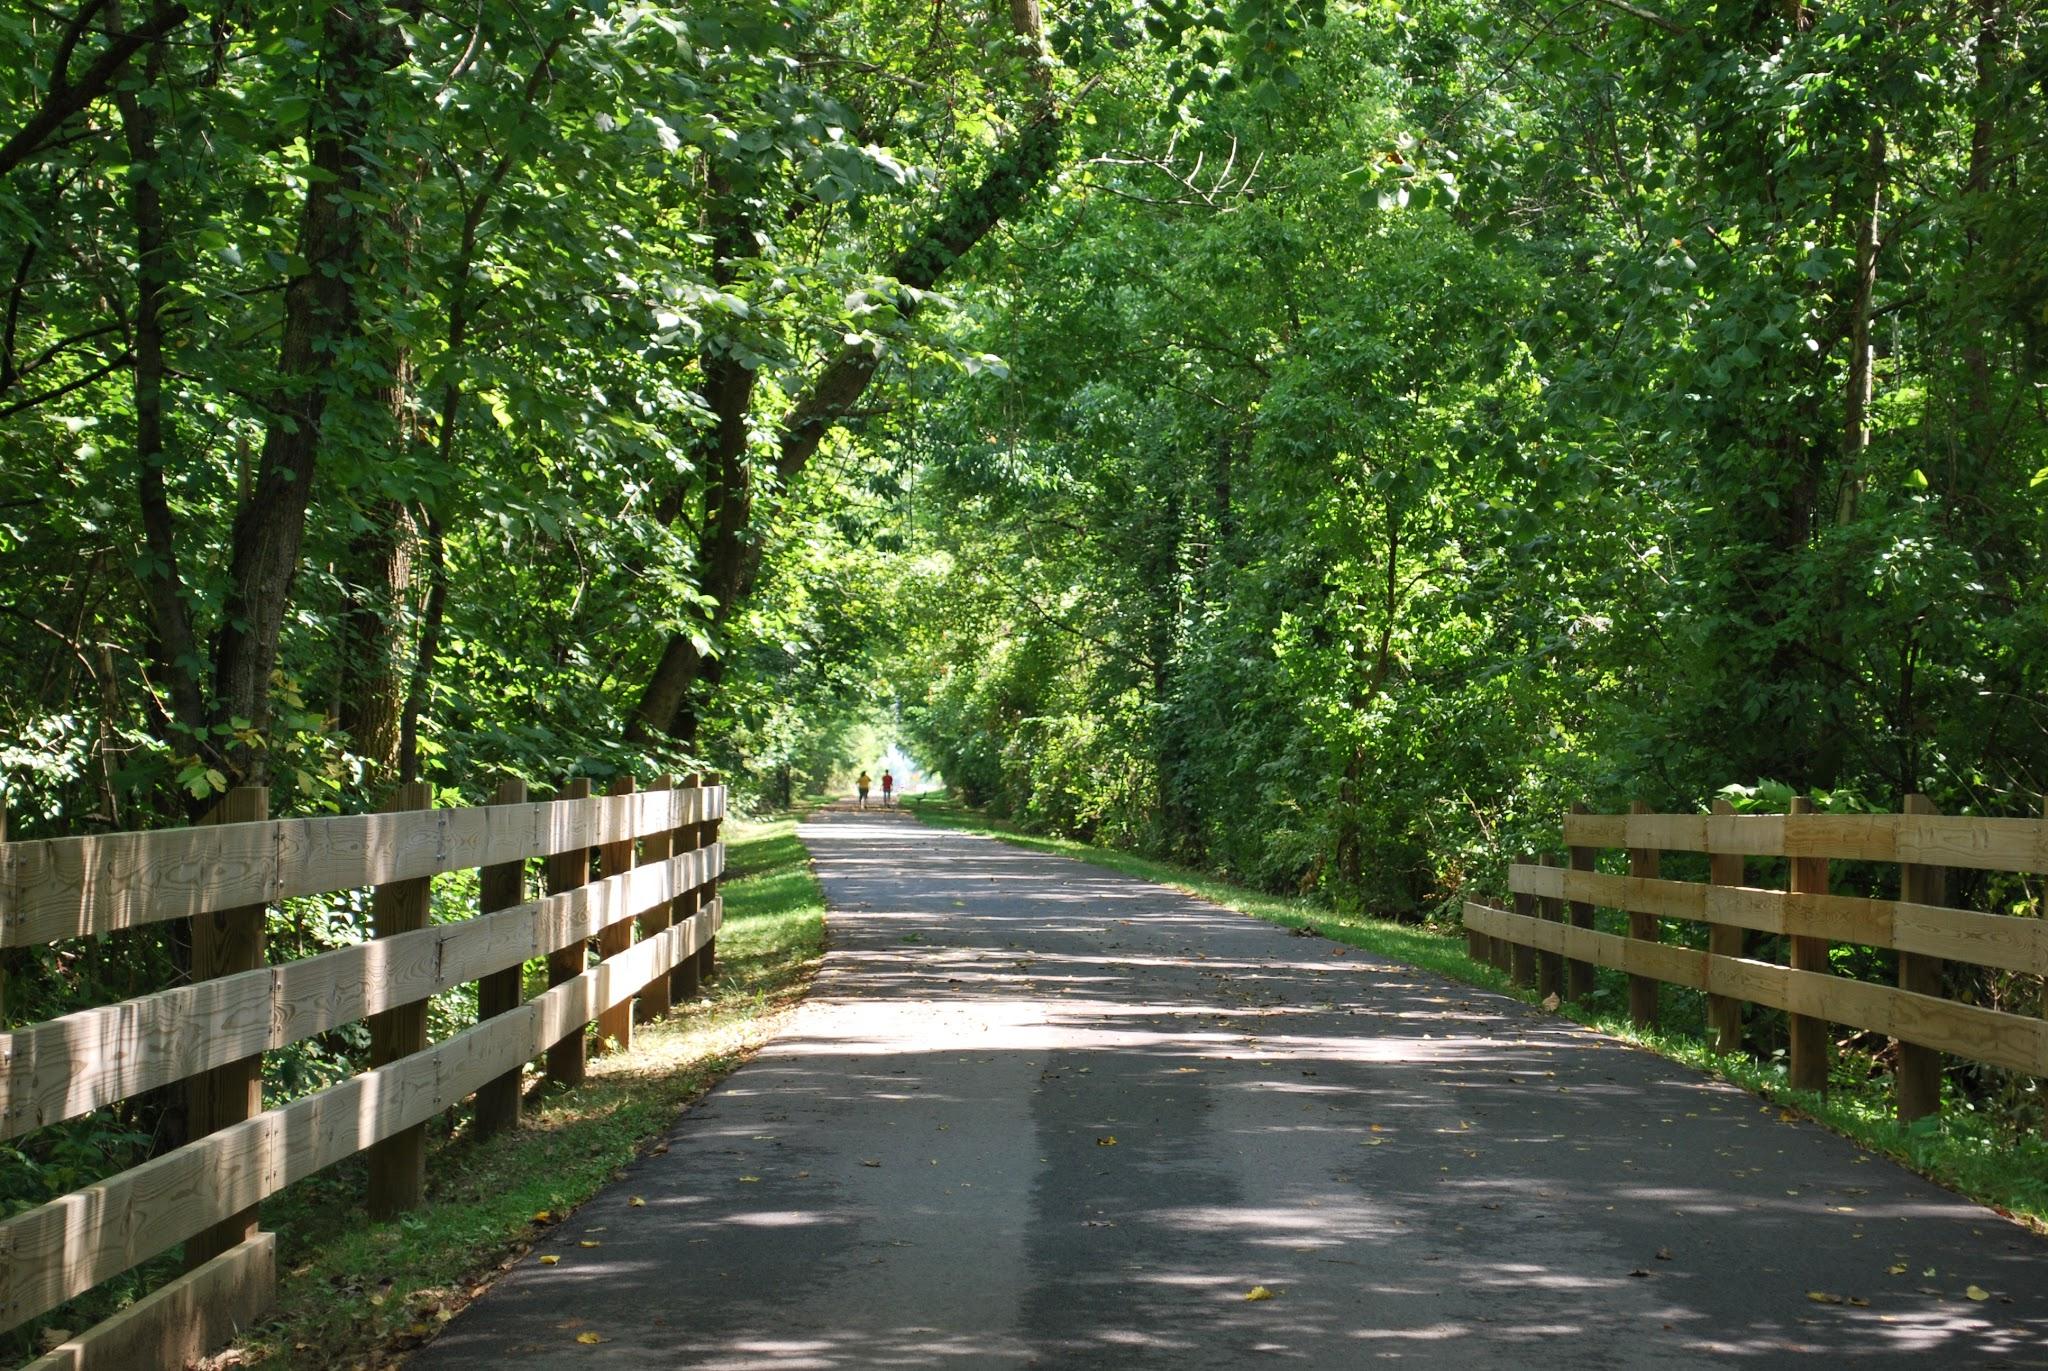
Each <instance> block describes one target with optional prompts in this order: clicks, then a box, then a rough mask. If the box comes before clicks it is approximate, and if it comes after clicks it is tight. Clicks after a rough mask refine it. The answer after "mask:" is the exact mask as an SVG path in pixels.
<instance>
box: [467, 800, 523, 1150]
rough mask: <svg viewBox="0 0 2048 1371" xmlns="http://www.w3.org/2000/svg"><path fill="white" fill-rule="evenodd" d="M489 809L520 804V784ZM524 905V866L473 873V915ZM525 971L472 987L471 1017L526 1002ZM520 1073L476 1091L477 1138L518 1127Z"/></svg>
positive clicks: (513, 969) (510, 970)
mask: <svg viewBox="0 0 2048 1371" xmlns="http://www.w3.org/2000/svg"><path fill="white" fill-rule="evenodd" d="M491 803H492V804H494V805H523V804H525V803H526V782H524V781H522V780H520V779H518V778H517V777H513V778H511V779H509V780H505V781H501V782H499V784H498V789H497V790H496V792H494V793H493V794H492V796H491ZM525 901H526V863H525V862H504V863H502V864H500V865H498V866H487V867H485V868H483V869H482V870H481V871H479V872H478V873H477V913H479V914H489V913H492V912H494V911H496V910H500V909H509V908H511V907H512V906H513V905H516V904H523V903H525ZM525 974H526V966H525V964H524V963H520V964H517V965H514V966H508V967H506V968H505V969H504V970H503V971H493V972H492V973H491V974H490V975H488V976H485V977H484V978H483V979H481V980H479V981H478V982H477V983H476V1016H477V1018H478V1020H479V1021H481V1020H483V1019H491V1018H496V1017H497V1016H498V1015H500V1014H509V1013H511V1012H512V1011H513V1010H515V1009H517V1008H519V1006H520V1004H521V1003H522V1002H523V1001H524V1000H525V998H526V987H525V985H524V977H525ZM519 1076H520V1069H519V1068H518V1067H516V1066H515V1067H513V1068H512V1069H511V1070H510V1071H507V1072H506V1073H505V1074H504V1075H502V1076H499V1077H498V1078H497V1079H495V1080H493V1081H491V1082H490V1083H488V1084H487V1085H485V1086H484V1087H483V1088H482V1089H480V1090H478V1091H477V1092H476V1132H477V1136H478V1137H480V1138H488V1137H490V1136H491V1135H492V1134H493V1133H498V1132H502V1131H504V1130H506V1129H511V1128H517V1127H518V1126H519Z"/></svg>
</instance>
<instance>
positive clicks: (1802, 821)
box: [1785, 795, 1838, 1090]
mask: <svg viewBox="0 0 2048 1371" xmlns="http://www.w3.org/2000/svg"><path fill="white" fill-rule="evenodd" d="M1785 817H1786V820H1787V824H1786V828H1787V832H1786V841H1787V844H1788V845H1792V844H1793V843H1794V839H1795V837H1796V836H1797V834H1798V833H1800V832H1808V831H1817V830H1814V829H1812V828H1811V827H1810V825H1811V824H1812V821H1814V820H1816V819H1820V818H1823V817H1838V816H1823V815H1817V814H1815V813H1814V812H1813V801H1812V800H1810V799H1808V798H1807V797H1806V796H1804V795H1795V796H1793V797H1792V804H1791V806H1790V808H1789V810H1788V812H1787V814H1786V816H1785ZM1794 820H1797V821H1798V822H1797V823H1794V822H1793V821H1794ZM1833 827H1835V826H1833V825H1831V826H1830V831H1832V829H1833ZM1798 845H1799V846H1801V847H1802V848H1804V846H1805V844H1803V843H1800V844H1798ZM1828 850H1830V851H1832V850H1834V845H1832V844H1831V845H1830V847H1829V848H1828ZM1788 867H1789V873H1788V877H1787V881H1786V886H1787V889H1788V891H1789V893H1790V894H1792V895H1794V896H1798V895H1808V896H1815V895H1818V896H1825V895H1826V894H1827V893H1828V859H1827V857H1826V856H1823V855H1811V856H1797V857H1793V858H1792V859H1791V861H1790V862H1789V863H1788ZM1828 942H1829V939H1827V938H1822V937H1815V936H1813V935H1811V934H1805V933H1795V934H1793V935H1792V941H1791V947H1790V955H1789V956H1788V957H1787V960H1788V961H1789V962H1790V963H1791V966H1792V969H1793V970H1794V971H1810V972H1816V973H1819V972H1825V971H1826V970H1827V969H1828ZM1791 984H1792V985H1793V986H1794V987H1797V986H1798V985H1799V984H1800V983H1799V982H1796V981H1795V982H1792V983H1791ZM1792 998H1793V1000H1794V1001H1801V995H1800V994H1799V993H1798V992H1797V990H1796V989H1795V991H1794V993H1793V995H1792ZM1785 1008H1786V1009H1787V1011H1788V1022H1787V1024H1786V1032H1787V1037H1788V1038H1789V1039H1790V1044H1789V1046H1790V1051H1789V1053H1788V1054H1787V1055H1788V1058H1789V1060H1788V1063H1787V1073H1786V1080H1787V1082H1788V1083H1789V1084H1790V1085H1791V1086H1792V1088H1793V1089H1794V1090H1826V1089H1827V1088H1828V1019H1827V1017H1826V1016H1825V1015H1824V1014H1821V1013H1820V1012H1819V1002H1818V1001H1814V1002H1812V1004H1811V1006H1809V1005H1808V1004H1807V1003H1804V1002H1798V1003H1792V1004H1788V1005H1786V1006H1785Z"/></svg>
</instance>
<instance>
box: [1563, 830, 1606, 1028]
mask: <svg viewBox="0 0 2048 1371" xmlns="http://www.w3.org/2000/svg"><path fill="white" fill-rule="evenodd" d="M1586 812H1587V810H1586V807H1585V806H1584V805H1582V804H1576V803H1575V804H1573V805H1572V813H1574V814H1584V813H1586ZM1569 851H1570V853H1571V857H1570V864H1571V869H1572V870H1574V871H1591V870H1593V869H1594V868H1595V867H1596V866H1597V865H1599V855H1600V854H1599V853H1598V851H1597V850H1595V849H1593V848H1590V847H1574V848H1571V849H1569ZM1565 916H1566V917H1567V918H1569V919H1570V920H1571V925H1572V927H1573V928H1591V927H1592V926H1593V906H1591V905H1589V904H1587V903H1586V902H1585V901H1584V900H1573V901H1571V903H1570V904H1568V905H1566V906H1565ZM1592 993H1593V964H1592V963H1591V962H1582V961H1579V960H1577V959H1576V958H1574V959H1571V960H1568V961H1566V962H1565V964H1564V994H1565V998H1566V999H1568V1000H1583V999H1585V998H1586V996H1588V995H1590V994H1592Z"/></svg>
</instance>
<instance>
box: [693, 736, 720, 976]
mask: <svg viewBox="0 0 2048 1371" xmlns="http://www.w3.org/2000/svg"><path fill="white" fill-rule="evenodd" d="M704 784H705V785H706V786H716V785H717V784H718V773H717V772H715V771H713V772H708V773H706V775H705V777H704ZM719 827H720V821H719V820H717V819H706V820H705V821H704V827H703V830H702V832H703V837H702V839H701V840H700V841H699V842H698V844H697V846H699V847H710V846H711V845H712V844H713V843H715V842H717V841H718V830H719ZM717 898H718V878H717V877H716V876H713V877H712V878H711V879H710V880H708V881H706V882H705V883H704V895H703V899H702V900H701V901H700V904H702V905H704V906H709V905H710V903H711V902H712V901H713V900H715V899H717ZM697 957H698V966H697V980H698V982H699V983H700V984H703V985H709V984H710V983H711V982H712V981H713V980H715V979H717V977H718V935H717V934H716V933H713V934H712V935H711V936H710V937H708V938H706V939H705V940H704V947H703V950H702V951H700V952H698V954H697Z"/></svg>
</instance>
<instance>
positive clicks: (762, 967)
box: [237, 819, 825, 1371]
mask: <svg viewBox="0 0 2048 1371" xmlns="http://www.w3.org/2000/svg"><path fill="white" fill-rule="evenodd" d="M725 837H726V844H727V849H726V850H727V868H726V870H727V876H726V879H725V880H723V881H722V882H721V885H720V892H721V893H722V894H723V895H724V897H725V924H724V927H723V928H722V929H721V930H720V932H719V936H718V954H719V955H718V967H719V974H718V978H717V980H716V981H715V982H714V984H713V986H712V989H711V993H710V995H709V996H708V997H707V998H705V999H703V1000H700V1001H698V1002H696V1003H694V1004H690V1005H686V1006H682V1007H679V1008H678V1009H677V1010H676V1011H675V1012H674V1013H673V1014H671V1015H670V1016H669V1017H668V1018H666V1019H664V1020H662V1021H661V1022H659V1023H653V1024H645V1025H641V1026H640V1027H639V1029H638V1030H637V1032H636V1033H635V1041H634V1046H633V1050H632V1051H631V1052H628V1053H620V1054H616V1055H611V1056H604V1057H594V1058H592V1060H591V1063H590V1070H589V1077H588V1079H587V1081H586V1082H585V1084H584V1085H583V1086H581V1087H579V1088H577V1089H574V1090H564V1091H551V1092H545V1093H544V1094H543V1095H542V1097H541V1098H540V1099H539V1100H538V1101H536V1100H535V1099H534V1097H533V1095H532V1094H531V1093H529V1095H528V1099H527V1108H526V1113H525V1117H524V1121H523V1122H522V1124H521V1126H520V1128H519V1129H518V1130H517V1131H515V1132H512V1133H507V1134H503V1135H501V1136H499V1137H496V1138H492V1139H488V1140H486V1141H482V1142H478V1141H476V1140H475V1139H474V1138H473V1137H471V1136H470V1135H469V1133H468V1129H467V1125H466V1123H465V1124H464V1125H463V1126H462V1127H460V1128H458V1129H457V1130H456V1131H454V1132H453V1133H450V1132H448V1131H447V1130H446V1129H445V1128H437V1129H436V1130H435V1134H436V1136H435V1137H434V1138H433V1143H432V1151H431V1153H430V1155H429V1158H428V1165H427V1175H428V1186H429V1191H428V1199H427V1203H426V1204H425V1205H423V1206H422V1207H421V1208H419V1209H418V1210H415V1211H414V1212H412V1213H410V1214H407V1215H404V1216H403V1217H401V1218H399V1219H397V1220H395V1221H392V1222H389V1223H374V1224H373V1223H370V1222H369V1221H368V1220H367V1219H366V1218H365V1217H364V1214H363V1209H362V1195H363V1186H364V1173H363V1165H362V1162H361V1160H360V1159H357V1160H355V1161H351V1162H349V1163H346V1164H344V1165H341V1166H337V1167H334V1168H331V1169H329V1170H328V1171H325V1172H322V1173H321V1174H320V1175H318V1176H314V1177H311V1178H309V1179H308V1180H307V1181H305V1182H303V1183H301V1184H300V1185H297V1186H294V1187H292V1188H291V1189H290V1190H288V1191H286V1192H285V1193H284V1194H282V1195H280V1196H278V1197H277V1199H275V1200H273V1201H272V1202H270V1203H269V1204H267V1205H265V1206H264V1211H263V1223H264V1226H265V1227H267V1228H273V1229H275V1230H276V1231H277V1233H278V1237H279V1246H280V1253H279V1263H280V1269H279V1291H278V1305H277V1308H276V1310H275V1311H274V1312H273V1313H272V1315H271V1316H270V1317H269V1318H268V1319H266V1320H265V1322H264V1323H262V1324H261V1325H259V1326H258V1327H256V1328H255V1329H253V1330H252V1331H251V1333H250V1334H249V1336H248V1337H246V1338H245V1339H244V1340H243V1341H242V1342H241V1343H240V1344H239V1345H238V1349H237V1350H238V1352H239V1354H240V1355H241V1357H242V1358H243V1359H244V1360H243V1362H242V1363H241V1364H245V1365H260V1364H269V1365H278V1366H290V1367H296V1368H306V1369H307V1371H327V1369H328V1368H338V1367H354V1366H360V1365H365V1364H382V1362H383V1360H384V1359H385V1358H386V1357H387V1356H388V1355H389V1354H393V1353H397V1352H401V1351H404V1350H405V1349H407V1348H410V1347H414V1346H417V1345H418V1344H420V1343H422V1342H424V1341H426V1340H427V1339H428V1338H430V1337H431V1336H432V1335H433V1334H434V1333H435V1332H436V1331H438V1329H439V1327H440V1325H441V1324H443V1323H445V1322H446V1321H447V1320H448V1319H450V1318H452V1317H454V1315H455V1314H456V1313H457V1312H458V1311H459V1310H460V1309H461V1308H462V1307H463V1306H464V1305H465V1304H467V1303H468V1302H469V1301H470V1300H472V1299H474V1298H475V1297H476V1296H477V1295H479V1294H480V1293H482V1291H483V1288H484V1287H485V1286H486V1285H488V1283H489V1282H490V1280H491V1279H492V1278H494V1277H495V1276H496V1275H497V1274H498V1273H499V1272H502V1271H504V1270H505V1269H507V1268H508V1267H510V1266H511V1265H512V1263H513V1262H514V1261H515V1260H517V1258H518V1257H519V1256H521V1255H523V1254H524V1253H525V1252H526V1250H527V1248H528V1246H529V1245H530V1244H531V1242H532V1239H533V1237H534V1235H535V1234H536V1232H538V1231H539V1229H540V1227H541V1226H543V1225H544V1224H546V1223H559V1222H561V1221H562V1219H563V1218H564V1217H565V1216H566V1215H567V1214H568V1213H569V1212H570V1211H572V1210H574V1209H575V1208H576V1206H578V1205H580V1204H582V1203H583V1202H584V1201H585V1200H587V1199H589V1198H590V1197H591V1196H592V1195H594V1194H596V1193H597V1192H598V1190H600V1189H602V1188H603V1187H604V1186H605V1185H607V1184H609V1183H610V1182H612V1181H613V1180H615V1179H617V1178H619V1176H620V1175H621V1174H622V1173H621V1172H620V1168H621V1167H623V1166H624V1165H625V1164H626V1163H628V1162H630V1161H632V1160H633V1159H634V1158H635V1157H636V1156H639V1155H641V1154H642V1153H643V1152H645V1151H646V1150H648V1148H649V1147H651V1146H655V1145H658V1144H657V1140H658V1139H659V1138H660V1137H661V1136H662V1135H663V1134H665V1133H666V1132H667V1131H668V1130H669V1128H670V1127H671V1126H672V1125H673V1124H674V1123H675V1120H676V1116H677V1114H678V1113H679V1112H680V1111H681V1110H682V1108H683V1106H684V1105H686V1104H688V1103H689V1102H690V1101H691V1100H694V1099H696V1098H697V1097H698V1096H700V1095H702V1094H703V1093H704V1092H705V1091H706V1090H708V1089H710V1088H711V1087H712V1086H713V1085H714V1084H716V1083H717V1082H718V1080H719V1079H720V1078H721V1077H723V1076H724V1075H725V1074H726V1073H727V1072H729V1071H731V1070H732V1069H733V1068H734V1067H735V1066H737V1065H739V1064H740V1063H741V1062H742V1061H744V1060H745V1059H746V1057H747V1056H748V1055H749V1054H750V1053H751V1052H752V1051H753V1050H754V1049H755V1048H757V1047H759V1046H760V1045H761V1044H762V1043H764V1042H766V1041H767V1040H768V1038H769V1037H771V1036H772V1035H773V1033H774V1031H775V1028H776V1026H777V1024H778V1023H779V1021H780V1019H781V1017H782V1015H783V1013H784V1012H785V1011H787V1010H788V1009H789V1008H790V1007H792V1006H793V1005H794V1004H795V1003H796V1001H797V1000H798V999H799V998H801V996H802V994H803V991H804V989H805V987H806V986H807V985H808V984H809V982H810V978H811V975H812V973H813V972H814V971H815V969H816V967H817V964H818V959H819V958H820V957H821V956H822V955H823V952H824V942H825V925H824V916H825V900H824V892H823V891H822V890H820V889H819V887H818V883H817V881H816V879H815V878H814V877H813V876H812V875H811V871H810V863H809V858H808V856H807V854H806V853H805V851H804V848H803V845H802V844H801V843H799V842H798V841H797V837H796V823H795V821H794V820H793V819H783V820H777V821H773V822H768V823H758V824H748V823H728V824H727V825H726V830H725ZM543 1214H544V1215H545V1216H546V1218H545V1219H541V1218H539V1217H537V1216H541V1215H543Z"/></svg>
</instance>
